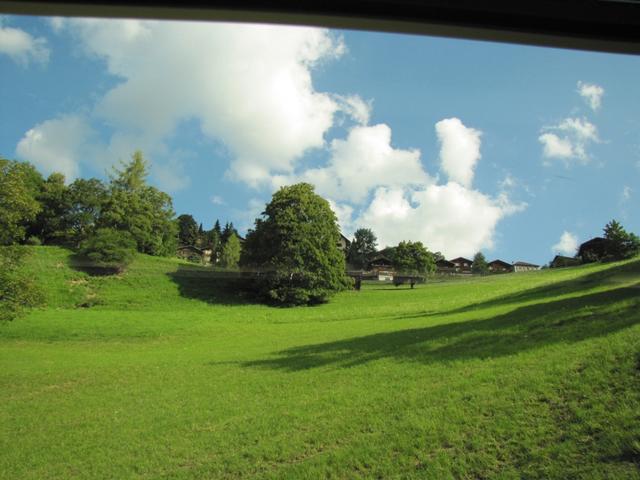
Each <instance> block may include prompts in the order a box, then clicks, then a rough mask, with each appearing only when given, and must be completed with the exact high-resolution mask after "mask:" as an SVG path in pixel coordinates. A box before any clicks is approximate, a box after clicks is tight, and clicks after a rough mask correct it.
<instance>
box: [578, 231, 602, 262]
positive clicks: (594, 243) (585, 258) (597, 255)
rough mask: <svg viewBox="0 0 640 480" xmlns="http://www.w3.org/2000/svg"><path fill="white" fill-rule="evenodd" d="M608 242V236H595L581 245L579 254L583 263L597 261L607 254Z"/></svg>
mask: <svg viewBox="0 0 640 480" xmlns="http://www.w3.org/2000/svg"><path fill="white" fill-rule="evenodd" d="M608 243H609V242H608V240H607V239H606V238H602V237H594V238H592V239H591V240H587V241H586V242H584V243H583V244H582V245H580V248H578V255H577V256H578V257H579V258H580V259H581V260H582V262H583V263H589V262H597V261H598V260H600V259H601V258H602V257H604V256H605V254H606V252H607V244H608Z"/></svg>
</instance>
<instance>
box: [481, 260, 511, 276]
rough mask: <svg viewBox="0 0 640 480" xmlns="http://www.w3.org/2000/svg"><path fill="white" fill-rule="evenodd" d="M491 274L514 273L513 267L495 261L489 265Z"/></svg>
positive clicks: (500, 261)
mask: <svg viewBox="0 0 640 480" xmlns="http://www.w3.org/2000/svg"><path fill="white" fill-rule="evenodd" d="M487 266H488V267H489V271H490V272H491V273H509V272H513V265H511V264H510V263H507V262H503V261H502V260H498V259H496V260H493V261H492V262H489V263H488V264H487Z"/></svg>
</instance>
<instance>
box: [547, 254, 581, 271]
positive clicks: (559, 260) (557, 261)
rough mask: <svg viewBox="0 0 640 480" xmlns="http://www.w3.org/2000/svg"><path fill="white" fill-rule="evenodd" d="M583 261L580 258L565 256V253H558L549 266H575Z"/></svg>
mask: <svg viewBox="0 0 640 480" xmlns="http://www.w3.org/2000/svg"><path fill="white" fill-rule="evenodd" d="M581 263H582V262H581V261H580V259H579V258H574V257H565V256H564V255H556V256H555V257H553V260H551V262H550V263H549V268H562V267H575V266H577V265H580V264H581Z"/></svg>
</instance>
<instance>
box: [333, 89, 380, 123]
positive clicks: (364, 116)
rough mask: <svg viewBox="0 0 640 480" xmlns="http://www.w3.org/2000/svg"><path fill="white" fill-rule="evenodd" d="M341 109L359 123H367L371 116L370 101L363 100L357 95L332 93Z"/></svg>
mask: <svg viewBox="0 0 640 480" xmlns="http://www.w3.org/2000/svg"><path fill="white" fill-rule="evenodd" d="M334 98H335V99H336V101H337V102H338V104H339V105H340V107H341V110H342V111H344V112H345V113H346V114H347V115H349V116H350V117H351V118H353V120H355V121H356V122H357V123H358V124H360V125H367V124H368V123H369V119H370V118H371V108H372V106H371V105H372V103H373V102H372V101H371V100H369V101H368V102H365V101H364V100H363V99H362V98H361V97H360V96H359V95H346V96H345V95H334Z"/></svg>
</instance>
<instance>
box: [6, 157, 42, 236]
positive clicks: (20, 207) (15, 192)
mask: <svg viewBox="0 0 640 480" xmlns="http://www.w3.org/2000/svg"><path fill="white" fill-rule="evenodd" d="M42 182H43V180H42V176H41V175H40V174H39V173H38V171H37V170H36V169H35V168H34V167H33V166H32V165H30V164H28V163H22V162H16V161H14V160H7V159H4V158H1V157H0V245H11V244H13V243H17V242H21V241H22V240H24V237H25V232H26V226H27V225H28V224H29V223H31V222H32V221H33V220H35V218H36V215H37V214H38V212H39V211H40V209H41V207H40V203H39V202H38V200H37V198H36V197H37V195H38V193H39V191H40V188H41V186H42Z"/></svg>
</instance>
